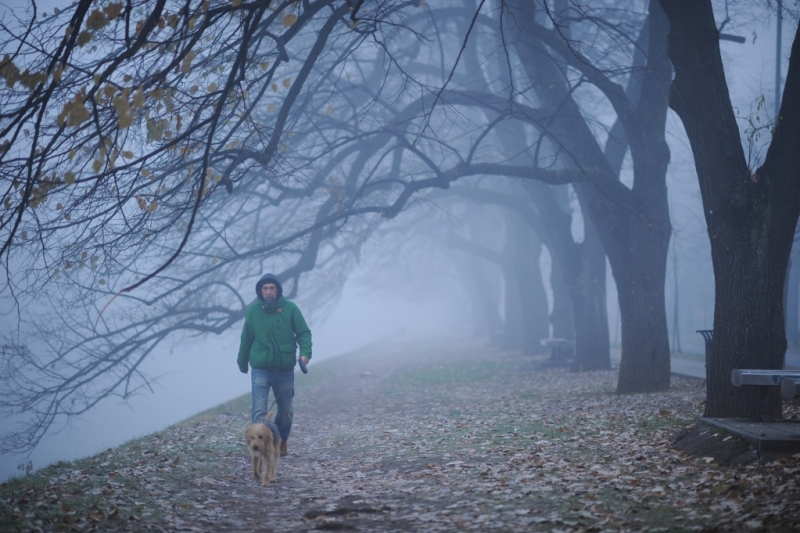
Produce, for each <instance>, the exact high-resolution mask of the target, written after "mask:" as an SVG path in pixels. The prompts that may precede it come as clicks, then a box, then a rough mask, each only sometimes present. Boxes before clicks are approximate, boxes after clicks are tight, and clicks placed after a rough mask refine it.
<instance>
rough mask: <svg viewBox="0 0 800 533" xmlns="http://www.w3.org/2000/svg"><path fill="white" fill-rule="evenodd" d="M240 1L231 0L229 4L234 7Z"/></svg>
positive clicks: (240, 1)
mask: <svg viewBox="0 0 800 533" xmlns="http://www.w3.org/2000/svg"><path fill="white" fill-rule="evenodd" d="M241 3H242V0H231V5H232V6H233V7H236V6H238V5H239V4H241Z"/></svg>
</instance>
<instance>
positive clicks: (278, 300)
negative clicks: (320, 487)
mask: <svg viewBox="0 0 800 533" xmlns="http://www.w3.org/2000/svg"><path fill="white" fill-rule="evenodd" d="M256 295H257V296H258V301H257V302H256V303H254V304H253V305H251V306H250V309H248V310H247V315H246V316H245V319H244V327H243V328H242V341H241V343H240V344H239V357H238V359H237V361H236V362H237V363H238V364H239V370H241V371H242V373H243V374H247V366H248V363H249V364H250V368H252V369H253V373H252V375H251V379H252V384H253V410H252V413H251V416H252V423H253V424H255V423H257V422H262V421H263V420H264V417H265V416H266V414H267V412H268V409H269V406H268V405H267V400H268V398H269V389H270V387H271V388H272V394H273V395H274V396H275V403H276V404H278V413H277V415H276V416H275V425H277V426H278V432H279V433H280V434H281V455H286V454H287V453H288V445H287V441H288V440H289V432H290V431H291V430H292V417H293V414H294V412H293V411H292V398H293V397H294V365H295V364H296V363H297V361H300V360H302V362H303V364H306V363H308V360H309V359H311V330H310V329H308V326H307V325H306V321H305V319H304V318H303V315H302V313H300V309H298V308H297V306H296V305H295V304H294V303H292V302H290V301H289V300H287V299H286V298H284V297H283V286H282V285H281V282H280V281H278V278H277V277H275V276H274V275H273V274H265V275H264V276H262V277H261V279H260V280H258V283H256ZM298 346H300V357H299V358H295V357H296V353H297V347H298Z"/></svg>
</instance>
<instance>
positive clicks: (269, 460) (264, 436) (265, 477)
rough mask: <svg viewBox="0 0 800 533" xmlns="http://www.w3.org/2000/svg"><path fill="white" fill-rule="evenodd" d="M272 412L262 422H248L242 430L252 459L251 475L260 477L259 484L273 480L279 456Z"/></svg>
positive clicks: (276, 428)
mask: <svg viewBox="0 0 800 533" xmlns="http://www.w3.org/2000/svg"><path fill="white" fill-rule="evenodd" d="M273 416H275V415H274V413H269V414H268V415H267V416H266V418H265V419H264V422H259V423H257V424H250V425H249V426H247V429H246V430H245V431H244V440H245V442H246V443H247V448H248V449H249V450H250V458H251V459H252V460H253V475H254V476H255V477H256V479H259V478H261V486H262V487H266V486H267V484H268V483H269V482H270V481H275V479H276V476H275V468H276V467H277V466H278V459H279V458H280V456H281V451H280V443H281V437H280V434H279V433H278V427H277V426H276V425H275V424H274V423H273V422H272V418H273Z"/></svg>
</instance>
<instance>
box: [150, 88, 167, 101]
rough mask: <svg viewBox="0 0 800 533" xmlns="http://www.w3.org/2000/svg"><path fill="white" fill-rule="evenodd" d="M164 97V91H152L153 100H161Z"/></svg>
mask: <svg viewBox="0 0 800 533" xmlns="http://www.w3.org/2000/svg"><path fill="white" fill-rule="evenodd" d="M162 96H164V91H163V90H162V89H154V90H152V91H150V98H152V99H153V100H161V97H162Z"/></svg>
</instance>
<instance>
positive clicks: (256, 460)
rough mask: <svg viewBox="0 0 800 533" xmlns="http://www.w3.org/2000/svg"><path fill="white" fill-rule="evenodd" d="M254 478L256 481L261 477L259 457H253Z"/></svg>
mask: <svg viewBox="0 0 800 533" xmlns="http://www.w3.org/2000/svg"><path fill="white" fill-rule="evenodd" d="M253 476H255V478H256V479H258V478H260V477H261V459H260V458H259V457H258V456H257V455H254V456H253Z"/></svg>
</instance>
